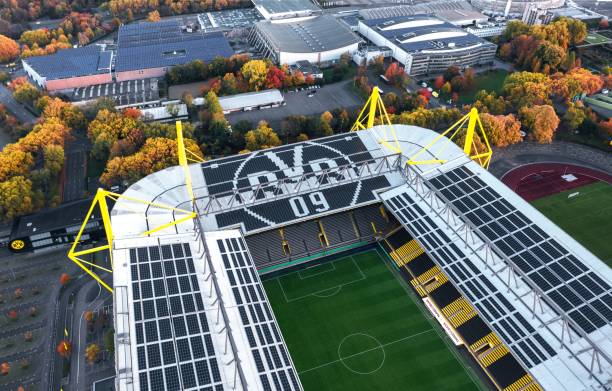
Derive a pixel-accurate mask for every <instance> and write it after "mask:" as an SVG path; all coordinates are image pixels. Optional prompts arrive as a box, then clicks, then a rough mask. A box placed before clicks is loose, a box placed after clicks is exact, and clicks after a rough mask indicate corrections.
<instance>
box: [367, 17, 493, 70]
mask: <svg viewBox="0 0 612 391" xmlns="http://www.w3.org/2000/svg"><path fill="white" fill-rule="evenodd" d="M359 33H360V34H361V35H363V36H364V37H365V38H367V39H368V40H369V41H371V42H372V43H374V44H375V45H377V46H386V47H389V48H390V49H391V51H392V52H393V58H394V59H395V60H397V61H399V62H400V63H401V64H402V65H403V66H404V69H405V71H406V73H408V74H409V75H413V76H417V75H425V74H432V73H437V72H443V71H444V70H445V69H447V68H448V67H449V66H451V65H457V66H459V67H461V68H466V67H471V66H476V65H485V64H491V63H493V59H494V57H495V51H496V49H497V46H496V45H494V44H492V43H491V42H488V41H485V40H484V39H482V38H479V37H477V36H475V35H473V34H470V33H468V32H466V31H464V30H462V29H460V28H458V27H455V26H453V25H452V24H450V23H448V22H445V21H443V20H441V19H439V18H436V17H433V16H429V15H414V16H400V17H389V18H383V19H370V20H361V21H360V22H359Z"/></svg>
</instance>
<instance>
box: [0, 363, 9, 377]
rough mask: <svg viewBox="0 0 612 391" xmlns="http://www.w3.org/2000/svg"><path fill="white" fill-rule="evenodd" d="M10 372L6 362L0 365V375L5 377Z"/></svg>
mask: <svg viewBox="0 0 612 391" xmlns="http://www.w3.org/2000/svg"><path fill="white" fill-rule="evenodd" d="M10 370H11V367H10V365H9V363H8V362H6V361H5V362H3V363H2V364H0V375H2V376H7V375H8V374H9V372H10Z"/></svg>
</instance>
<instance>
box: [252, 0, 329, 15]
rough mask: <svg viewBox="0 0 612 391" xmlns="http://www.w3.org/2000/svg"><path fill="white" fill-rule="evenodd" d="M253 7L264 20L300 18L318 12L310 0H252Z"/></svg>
mask: <svg viewBox="0 0 612 391" xmlns="http://www.w3.org/2000/svg"><path fill="white" fill-rule="evenodd" d="M252 1H253V5H254V6H255V9H256V10H257V11H258V12H259V13H260V14H261V16H262V17H263V18H264V19H266V20H278V19H285V20H286V19H302V18H308V17H312V16H313V15H316V14H320V13H321V9H320V8H319V7H318V6H316V5H315V4H314V3H312V2H311V1H310V0H252Z"/></svg>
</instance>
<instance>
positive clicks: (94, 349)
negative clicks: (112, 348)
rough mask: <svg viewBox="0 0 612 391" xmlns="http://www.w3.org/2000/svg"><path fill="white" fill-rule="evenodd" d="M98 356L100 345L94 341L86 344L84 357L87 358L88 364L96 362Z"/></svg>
mask: <svg viewBox="0 0 612 391" xmlns="http://www.w3.org/2000/svg"><path fill="white" fill-rule="evenodd" d="M99 357H100V347H99V346H98V345H97V344H95V343H92V344H89V345H87V347H86V348H85V358H86V359H87V362H88V363H89V364H94V363H96V362H98V359H99Z"/></svg>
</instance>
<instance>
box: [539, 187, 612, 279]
mask: <svg viewBox="0 0 612 391" xmlns="http://www.w3.org/2000/svg"><path fill="white" fill-rule="evenodd" d="M576 192H579V193H580V194H579V195H578V196H575V197H572V198H567V196H568V195H569V194H571V193H576ZM533 206H535V207H536V208H537V209H538V210H539V211H540V212H542V213H543V214H544V215H546V217H548V218H549V219H551V220H552V221H553V222H554V223H555V224H557V225H558V226H559V227H561V228H562V229H563V230H565V231H566V232H567V233H568V234H570V235H571V236H572V237H573V238H574V239H576V240H577V241H579V242H580V243H581V244H582V245H583V246H585V247H586V248H587V249H589V250H590V251H591V252H592V253H593V254H595V255H596V256H598V257H599V258H600V259H601V260H603V261H604V262H606V263H607V264H608V265H609V266H611V267H612V240H610V239H611V237H610V232H612V185H609V184H607V183H605V182H597V183H593V184H590V185H586V186H583V187H579V188H577V189H573V190H569V191H566V192H563V193H559V194H554V195H552V196H549V197H545V198H542V199H539V200H536V201H534V202H533Z"/></svg>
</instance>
